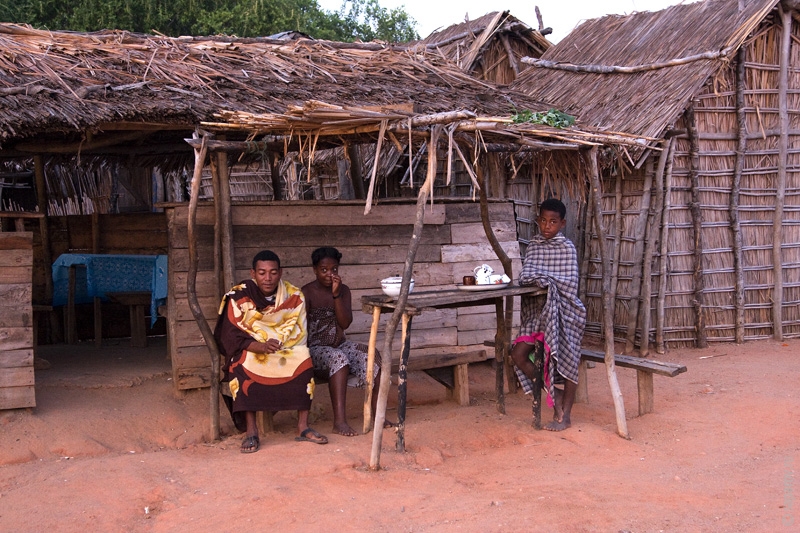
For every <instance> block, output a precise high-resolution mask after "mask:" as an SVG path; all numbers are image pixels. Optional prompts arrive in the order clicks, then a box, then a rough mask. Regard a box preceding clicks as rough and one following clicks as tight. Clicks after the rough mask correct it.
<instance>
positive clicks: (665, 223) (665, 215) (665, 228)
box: [656, 138, 675, 353]
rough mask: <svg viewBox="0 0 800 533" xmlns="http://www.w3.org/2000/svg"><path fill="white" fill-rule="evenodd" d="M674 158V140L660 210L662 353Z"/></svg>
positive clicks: (659, 325)
mask: <svg viewBox="0 0 800 533" xmlns="http://www.w3.org/2000/svg"><path fill="white" fill-rule="evenodd" d="M674 156H675V139H674V138H673V139H672V140H671V141H670V143H669V155H668V156H667V168H666V170H665V171H664V206H663V207H662V208H661V250H660V252H659V255H660V260H659V265H658V303H657V304H656V314H657V315H658V320H657V323H656V351H657V352H658V353H664V352H665V351H666V343H665V342H664V323H665V320H666V319H665V316H664V307H665V305H666V300H667V263H668V262H669V252H668V250H667V241H668V238H669V209H670V206H671V205H672V200H671V196H672V163H673V158H674Z"/></svg>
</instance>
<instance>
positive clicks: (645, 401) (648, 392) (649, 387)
mask: <svg viewBox="0 0 800 533" xmlns="http://www.w3.org/2000/svg"><path fill="white" fill-rule="evenodd" d="M636 387H637V389H638V390H639V416H641V415H646V414H647V413H652V412H653V373H652V372H644V371H642V370H637V371H636Z"/></svg>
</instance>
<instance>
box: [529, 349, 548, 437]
mask: <svg viewBox="0 0 800 533" xmlns="http://www.w3.org/2000/svg"><path fill="white" fill-rule="evenodd" d="M546 371H547V370H546V369H545V368H544V343H541V342H537V343H535V344H534V345H533V401H532V402H531V409H532V410H533V427H534V429H542V387H544V372H546Z"/></svg>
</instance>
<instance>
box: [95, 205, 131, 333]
mask: <svg viewBox="0 0 800 533" xmlns="http://www.w3.org/2000/svg"><path fill="white" fill-rule="evenodd" d="M92 253H93V254H99V253H100V215H99V213H98V212H97V211H93V212H92ZM92 304H93V310H94V347H95V348H101V347H102V346H103V303H102V302H101V301H100V298H98V297H97V296H95V297H94V298H93V299H92ZM131 327H133V322H131ZM133 336H134V332H133V330H131V339H133Z"/></svg>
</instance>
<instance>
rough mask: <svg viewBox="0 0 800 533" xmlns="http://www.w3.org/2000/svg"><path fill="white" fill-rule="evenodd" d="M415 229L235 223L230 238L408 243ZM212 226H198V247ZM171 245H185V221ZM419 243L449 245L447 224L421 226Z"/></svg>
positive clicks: (209, 237) (249, 242) (256, 244)
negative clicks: (255, 227) (255, 226)
mask: <svg viewBox="0 0 800 533" xmlns="http://www.w3.org/2000/svg"><path fill="white" fill-rule="evenodd" d="M413 231H414V226H413V225H412V224H400V223H398V224H397V225H394V226H387V225H382V226H379V225H370V224H365V225H358V226H339V225H337V226H331V225H326V226H322V227H320V226H298V227H292V226H289V227H286V226H269V225H265V226H261V227H259V228H258V230H257V231H256V230H254V229H253V227H252V226H234V227H233V241H234V242H235V243H236V246H237V247H243V248H258V249H262V250H263V249H264V248H267V249H271V248H272V247H278V246H284V247H285V246H296V245H297V244H298V243H303V244H304V245H306V246H309V247H319V246H335V247H339V246H343V245H345V244H346V245H348V246H386V245H405V246H408V244H409V242H410V241H411V236H412V234H413ZM213 236H214V228H213V226H199V227H198V228H197V241H198V244H199V246H200V247H203V246H209V247H210V246H211V243H212V242H213ZM170 239H171V242H170V245H171V246H172V248H188V246H189V241H188V240H187V236H186V222H185V221H184V222H183V224H182V225H181V224H175V225H173V227H172V228H171V229H170ZM420 244H450V226H447V225H444V226H430V225H426V226H425V227H424V228H423V229H422V236H421V237H420Z"/></svg>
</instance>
